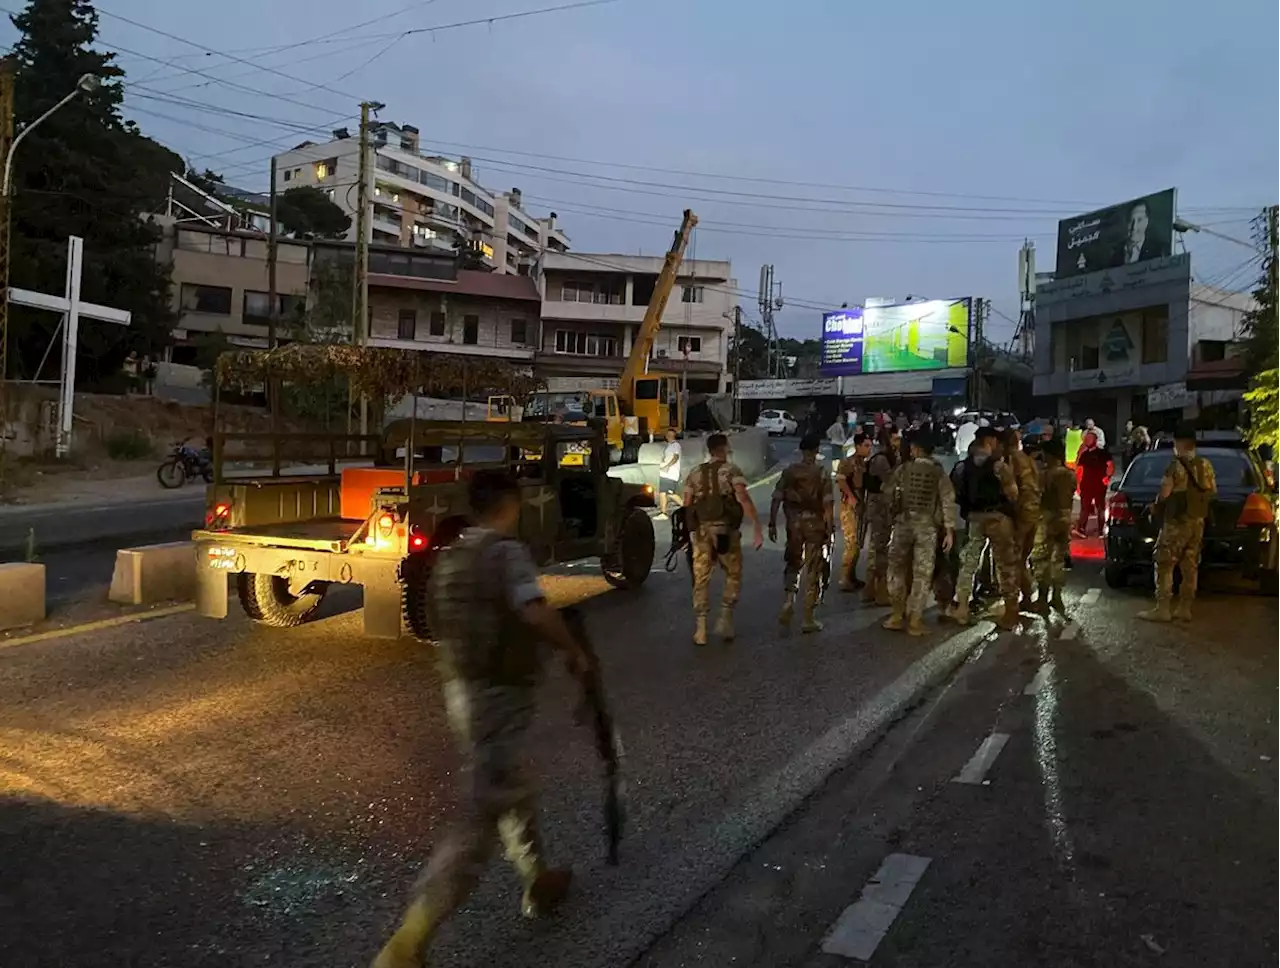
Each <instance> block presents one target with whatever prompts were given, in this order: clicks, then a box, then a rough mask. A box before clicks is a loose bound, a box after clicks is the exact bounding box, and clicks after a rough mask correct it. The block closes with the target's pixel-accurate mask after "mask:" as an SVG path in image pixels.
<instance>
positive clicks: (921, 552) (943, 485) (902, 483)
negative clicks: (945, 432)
mask: <svg viewBox="0 0 1280 968" xmlns="http://www.w3.org/2000/svg"><path fill="white" fill-rule="evenodd" d="M910 448H911V451H910V453H911V456H910V459H909V460H907V461H905V462H904V463H903V464H901V465H900V466H899V467H898V469H897V470H896V471H894V475H893V482H892V485H891V487H892V491H893V497H892V502H893V511H894V521H893V537H892V539H891V540H890V542H889V601H890V604H891V606H892V608H893V611H892V612H891V613H890V615H889V617H888V618H887V619H885V621H884V627H885V628H886V629H890V630H896V629H901V628H903V626H904V624H905V627H906V630H907V634H908V635H924V634H925V631H926V630H925V627H924V604H925V598H926V596H927V595H928V594H929V589H930V588H931V587H932V585H933V580H934V565H935V563H936V560H937V552H938V529H939V528H941V529H942V530H943V532H944V533H943V539H942V550H943V552H944V553H950V551H951V545H952V544H953V543H954V542H955V537H956V519H955V500H956V496H955V491H954V490H952V487H951V481H950V480H949V479H948V477H947V474H946V472H945V471H944V470H943V469H942V465H940V464H939V463H938V462H937V461H935V460H934V459H933V438H932V437H930V436H929V435H928V434H925V433H923V432H921V431H917V432H916V433H914V434H913V435H912V436H911V440H910ZM908 586H910V596H908V591H907V590H908Z"/></svg>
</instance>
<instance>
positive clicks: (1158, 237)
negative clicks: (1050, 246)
mask: <svg viewBox="0 0 1280 968" xmlns="http://www.w3.org/2000/svg"><path fill="white" fill-rule="evenodd" d="M1175 197H1176V191H1175V189H1172V188H1169V189H1166V190H1165V191H1163V192H1156V193H1155V194H1154V195H1145V196H1143V197H1142V198H1135V199H1133V200H1131V201H1128V202H1124V203H1123V204H1120V205H1112V206H1111V207H1110V208H1101V209H1098V210H1097V211H1096V212H1089V213H1088V214H1087V215H1078V216H1076V217H1075V218H1069V219H1063V220H1062V221H1061V222H1059V223H1058V259H1057V266H1056V270H1055V273H1054V275H1055V278H1056V279H1058V280H1062V279H1069V278H1070V277H1072V276H1080V275H1085V274H1086V273H1090V272H1099V271H1101V270H1103V269H1116V268H1119V267H1120V266H1125V265H1133V264H1135V263H1138V262H1146V261H1148V260H1150V259H1163V258H1165V257H1167V256H1168V255H1169V254H1170V253H1171V252H1172V251H1173V216H1174V204H1175Z"/></svg>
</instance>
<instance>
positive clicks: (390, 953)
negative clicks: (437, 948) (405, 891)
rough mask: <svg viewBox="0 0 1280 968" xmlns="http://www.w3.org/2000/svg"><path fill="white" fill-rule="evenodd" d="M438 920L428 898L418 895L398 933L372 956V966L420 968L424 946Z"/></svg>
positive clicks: (381, 967)
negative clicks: (376, 954) (375, 955)
mask: <svg viewBox="0 0 1280 968" xmlns="http://www.w3.org/2000/svg"><path fill="white" fill-rule="evenodd" d="M438 920H439V919H438V917H437V915H436V912H435V911H433V910H432V908H431V906H430V905H429V904H428V902H427V900H426V899H425V898H421V897H420V898H416V899H415V900H414V901H413V903H411V904H410V905H409V909H408V910H407V911H406V912H405V915H404V920H403V921H402V922H401V924H400V927H399V928H398V929H397V931H396V933H395V934H393V935H392V936H391V939H390V940H389V941H388V942H387V943H386V944H385V945H383V947H382V950H381V951H379V952H378V957H376V958H374V959H373V968H419V966H421V964H422V955H423V949H425V948H426V946H427V940H428V939H429V938H430V936H431V933H432V930H433V929H434V927H435V925H436V923H437V922H438Z"/></svg>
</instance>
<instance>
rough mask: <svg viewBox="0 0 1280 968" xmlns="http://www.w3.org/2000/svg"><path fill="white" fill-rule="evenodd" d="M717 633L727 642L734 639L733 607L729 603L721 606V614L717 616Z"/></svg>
mask: <svg viewBox="0 0 1280 968" xmlns="http://www.w3.org/2000/svg"><path fill="white" fill-rule="evenodd" d="M716 635H718V636H720V638H722V639H724V640H725V641H726V642H732V641H733V635H734V632H733V609H732V608H730V607H729V606H728V605H722V606H720V614H719V615H718V616H717V617H716Z"/></svg>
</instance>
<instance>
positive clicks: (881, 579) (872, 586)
mask: <svg viewBox="0 0 1280 968" xmlns="http://www.w3.org/2000/svg"><path fill="white" fill-rule="evenodd" d="M901 440H902V437H901V435H900V434H899V433H898V431H897V430H896V429H895V428H894V427H893V425H892V424H888V423H886V424H885V425H884V426H883V427H881V428H880V441H879V443H880V446H879V448H878V449H877V451H876V452H875V453H874V454H872V456H871V461H870V462H869V463H868V464H867V474H866V475H865V476H864V477H863V479H862V480H863V483H864V484H865V485H866V490H867V509H866V514H867V532H868V535H869V536H870V539H871V560H870V561H868V562H867V587H866V588H864V589H863V590H862V597H863V601H866V602H874V603H875V604H877V605H882V606H883V605H888V604H889V537H890V534H891V533H892V530H893V515H892V513H891V512H890V508H889V499H890V497H891V496H892V492H891V490H890V488H889V479H890V478H892V477H893V472H894V469H895V468H897V466H898V464H899V463H900V460H899V457H900V452H899V447H900V444H901Z"/></svg>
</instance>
